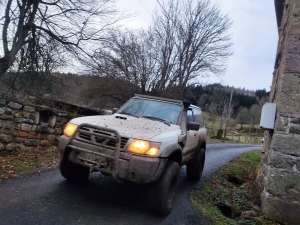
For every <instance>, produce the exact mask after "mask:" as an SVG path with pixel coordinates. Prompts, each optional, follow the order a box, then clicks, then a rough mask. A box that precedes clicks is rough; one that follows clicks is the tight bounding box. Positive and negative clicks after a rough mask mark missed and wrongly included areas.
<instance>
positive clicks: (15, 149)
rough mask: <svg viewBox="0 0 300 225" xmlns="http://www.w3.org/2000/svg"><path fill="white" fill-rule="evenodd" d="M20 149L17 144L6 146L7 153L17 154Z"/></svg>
mask: <svg viewBox="0 0 300 225" xmlns="http://www.w3.org/2000/svg"><path fill="white" fill-rule="evenodd" d="M20 149H21V146H20V145H18V144H14V143H9V144H8V145H6V149H5V150H6V151H9V152H11V153H16V152H19V151H20Z"/></svg>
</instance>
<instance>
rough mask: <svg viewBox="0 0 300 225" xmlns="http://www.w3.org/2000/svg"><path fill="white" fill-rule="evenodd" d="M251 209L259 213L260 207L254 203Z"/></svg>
mask: <svg viewBox="0 0 300 225" xmlns="http://www.w3.org/2000/svg"><path fill="white" fill-rule="evenodd" d="M252 210H253V211H254V212H256V213H260V208H259V207H258V206H256V205H255V206H253V207H252Z"/></svg>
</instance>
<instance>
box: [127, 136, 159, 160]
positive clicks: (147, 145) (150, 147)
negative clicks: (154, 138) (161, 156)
mask: <svg viewBox="0 0 300 225" xmlns="http://www.w3.org/2000/svg"><path fill="white" fill-rule="evenodd" d="M159 145H160V144H159V143H155V142H149V141H144V140H138V139H133V140H132V142H131V143H130V145H129V146H128V148H127V151H129V152H132V153H136V154H146V155H150V156H154V155H156V154H157V152H158V149H159Z"/></svg>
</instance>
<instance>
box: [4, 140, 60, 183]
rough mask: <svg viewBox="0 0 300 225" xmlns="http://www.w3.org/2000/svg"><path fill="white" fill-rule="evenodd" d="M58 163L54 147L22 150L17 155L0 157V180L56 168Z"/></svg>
mask: <svg viewBox="0 0 300 225" xmlns="http://www.w3.org/2000/svg"><path fill="white" fill-rule="evenodd" d="M58 163H59V153H58V150H57V148H56V147H55V146H50V147H48V148H46V149H34V148H23V149H21V150H20V152H19V153H18V154H15V155H2V156H0V178H1V179H7V178H10V177H14V176H18V175H19V174H22V173H29V172H40V171H42V170H44V169H48V168H56V167H57V166H58Z"/></svg>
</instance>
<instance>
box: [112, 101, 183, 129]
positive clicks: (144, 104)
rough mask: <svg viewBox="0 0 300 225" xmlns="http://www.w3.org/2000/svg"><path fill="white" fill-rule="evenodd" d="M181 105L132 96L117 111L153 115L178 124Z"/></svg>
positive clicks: (146, 115) (137, 114) (136, 114)
mask: <svg viewBox="0 0 300 225" xmlns="http://www.w3.org/2000/svg"><path fill="white" fill-rule="evenodd" d="M181 109H182V106H180V105H176V104H172V103H168V102H160V101H155V100H151V99H138V98H132V99H130V100H129V101H128V102H126V104H125V105H123V106H122V107H121V108H120V109H119V110H118V112H117V113H121V114H122V113H123V114H129V115H135V116H145V117H155V118H159V119H162V120H164V121H167V122H169V123H174V124H178V118H179V115H180V112H181Z"/></svg>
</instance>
